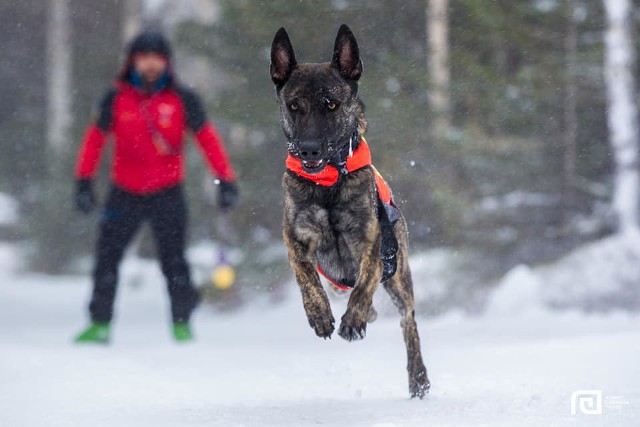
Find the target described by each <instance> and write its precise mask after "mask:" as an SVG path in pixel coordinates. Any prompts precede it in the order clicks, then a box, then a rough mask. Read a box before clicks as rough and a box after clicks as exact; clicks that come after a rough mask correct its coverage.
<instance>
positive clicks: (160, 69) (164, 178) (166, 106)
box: [75, 30, 238, 343]
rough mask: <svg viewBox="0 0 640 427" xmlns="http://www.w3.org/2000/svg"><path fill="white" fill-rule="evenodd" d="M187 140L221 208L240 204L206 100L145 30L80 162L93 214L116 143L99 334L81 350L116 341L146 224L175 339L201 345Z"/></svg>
mask: <svg viewBox="0 0 640 427" xmlns="http://www.w3.org/2000/svg"><path fill="white" fill-rule="evenodd" d="M187 131H191V132H192V133H193V135H194V136H195V140H196V141H197V143H198V145H199V147H200V148H201V151H202V153H203V155H204V157H205V159H206V161H207V163H208V165H209V167H210V169H211V171H212V172H213V173H214V174H215V175H216V176H217V177H218V178H219V194H218V204H219V205H220V208H221V209H223V210H226V209H230V208H231V207H233V206H234V205H235V204H236V202H237V199H238V191H237V186H236V184H235V181H236V175H235V172H234V169H233V167H232V165H231V163H230V161H229V158H228V156H227V154H226V152H225V148H224V146H223V143H222V140H221V138H220V135H219V134H218V132H217V131H216V129H215V127H214V126H213V125H212V124H211V122H209V121H208V120H207V117H206V114H205V111H204V109H203V107H202V105H201V102H200V100H199V98H198V96H197V95H196V94H195V93H193V92H191V91H190V90H189V89H187V88H185V87H183V86H181V85H179V84H178V82H177V80H176V77H175V74H174V72H173V69H172V64H171V48H170V45H169V43H168V41H167V40H166V39H165V37H164V36H163V35H162V34H161V33H159V32H156V31H150V30H146V31H143V32H141V33H140V34H139V35H138V36H137V37H135V38H134V39H133V41H132V42H131V43H130V45H129V46H128V50H127V57H126V61H125V63H124V66H123V67H122V69H121V72H120V74H119V76H118V78H117V80H116V82H115V84H114V85H113V87H112V88H111V89H110V90H109V91H108V92H107V93H106V95H105V96H104V97H103V99H102V101H101V103H100V107H99V111H98V114H97V116H96V118H95V120H94V122H93V123H91V124H90V125H89V126H88V129H87V131H86V133H85V136H84V140H83V141H82V144H81V146H80V150H79V153H78V159H77V164H76V169H75V177H76V179H77V190H76V196H75V206H76V209H77V210H78V211H80V212H82V213H85V214H88V213H90V212H91V211H93V210H94V209H95V207H96V199H95V196H94V192H93V185H92V184H93V180H94V177H95V174H96V170H97V168H98V165H99V162H100V157H101V154H102V152H103V150H104V148H105V145H106V144H107V141H108V140H109V139H110V136H113V139H114V144H115V147H114V150H113V158H112V159H111V189H110V192H109V195H108V198H107V201H106V205H105V208H104V210H103V212H102V216H101V220H100V231H99V238H98V244H97V252H96V256H95V267H94V271H93V293H92V296H91V301H90V304H89V314H90V318H91V325H90V326H89V327H88V328H87V329H86V330H84V331H82V332H81V333H80V334H79V335H78V336H77V337H76V339H75V340H76V342H90V343H107V342H108V341H109V338H110V332H111V321H112V318H113V306H114V301H115V296H116V287H117V283H118V268H119V264H120V261H121V260H122V257H123V253H124V251H125V249H126V247H127V245H128V244H129V243H130V241H131V239H132V237H133V236H134V234H135V232H136V231H137V230H138V228H139V227H140V225H141V223H142V222H143V221H149V222H150V224H151V229H152V231H153V234H154V237H155V241H156V244H157V251H158V257H159V260H160V264H161V268H162V273H163V275H164V276H165V278H166V281H167V287H168V292H169V296H170V299H171V316H172V321H173V328H172V333H173V337H174V338H175V339H176V340H177V341H188V340H191V339H192V338H193V335H192V332H191V328H190V325H189V320H190V316H191V314H192V312H193V310H194V309H195V308H196V306H197V304H198V302H199V295H198V293H197V291H196V289H195V288H194V286H193V284H192V283H191V277H190V273H189V266H188V264H187V262H186V260H185V254H184V250H185V226H186V219H187V207H186V203H185V196H184V192H183V189H182V181H183V178H184V175H185V172H184V155H183V149H184V140H185V135H186V133H187Z"/></svg>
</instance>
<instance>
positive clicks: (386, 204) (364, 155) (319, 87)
mask: <svg viewBox="0 0 640 427" xmlns="http://www.w3.org/2000/svg"><path fill="white" fill-rule="evenodd" d="M362 71H363V67H362V61H361V60H360V54H359V49H358V43H357V42H356V39H355V37H354V35H353V33H352V32H351V30H350V29H349V27H347V26H346V25H342V26H341V27H340V29H339V31H338V35H337V37H336V40H335V46H334V50H333V59H332V61H331V62H326V63H304V64H302V63H301V64H298V63H297V61H296V57H295V54H294V51H293V47H292V45H291V41H290V40H289V36H288V34H287V32H286V30H285V29H284V28H280V30H278V32H277V33H276V35H275V38H274V40H273V44H272V46H271V66H270V74H271V80H272V81H273V83H274V84H275V87H276V94H277V99H278V103H279V105H280V121H281V125H282V130H283V131H284V135H285V141H286V147H287V151H288V157H287V160H286V168H287V170H286V173H285V174H284V177H283V188H284V241H285V244H286V246H287V249H288V253H289V263H290V264H291V267H292V269H293V271H294V273H295V277H296V280H297V282H298V285H299V286H300V290H301V292H302V301H303V305H304V309H305V311H306V314H307V317H308V319H309V324H310V325H311V327H312V328H313V329H314V330H315V333H316V334H317V335H318V336H319V337H322V338H325V339H326V338H330V337H331V335H332V333H333V332H334V329H335V326H334V323H335V320H334V317H333V314H332V312H331V307H330V305H329V299H328V298H327V294H326V293H325V291H324V289H323V287H322V285H321V282H320V276H319V274H322V275H323V276H325V277H326V278H327V279H328V280H329V282H330V283H331V284H332V286H335V287H337V288H340V289H345V290H349V291H350V292H351V294H350V297H349V301H348V306H347V310H346V312H345V313H344V315H343V316H342V320H341V324H340V327H339V329H338V335H340V336H341V337H342V338H344V339H346V340H348V341H354V340H359V339H362V338H364V337H365V334H366V329H367V322H368V321H372V320H373V319H372V318H374V317H375V311H373V308H372V298H373V293H374V292H375V290H376V288H377V287H378V283H382V285H383V287H384V288H385V289H386V291H387V292H388V293H389V295H390V296H391V299H392V300H393V302H394V303H395V305H396V306H397V307H398V309H399V310H400V314H401V316H402V321H401V325H402V330H403V334H404V341H405V344H406V348H407V358H408V365H407V370H408V373H409V392H410V394H411V397H419V398H423V397H424V396H425V394H426V393H427V392H428V391H429V387H430V383H429V379H428V377H427V370H426V368H425V366H424V363H423V361H422V355H421V352H420V338H419V337H418V329H417V325H416V321H415V316H414V298H413V284H412V279H411V272H410V270H409V263H408V232H407V224H406V221H405V219H404V217H403V216H402V213H401V212H400V210H399V209H398V208H397V206H396V205H395V204H394V202H393V197H392V195H391V190H390V189H389V187H388V186H387V184H386V183H385V181H384V179H382V177H381V176H380V174H379V173H378V172H377V171H376V169H375V168H374V167H373V165H372V164H371V154H370V151H369V146H368V144H367V141H366V140H365V139H364V136H363V135H364V133H365V132H366V130H367V121H366V119H365V115H364V104H363V103H362V101H361V100H360V98H359V97H358V80H359V79H360V77H361V76H362Z"/></svg>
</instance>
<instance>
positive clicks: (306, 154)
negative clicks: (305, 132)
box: [299, 140, 322, 160]
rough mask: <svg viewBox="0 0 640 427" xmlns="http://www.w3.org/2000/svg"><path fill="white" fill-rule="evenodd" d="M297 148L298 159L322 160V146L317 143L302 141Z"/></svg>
mask: <svg viewBox="0 0 640 427" xmlns="http://www.w3.org/2000/svg"><path fill="white" fill-rule="evenodd" d="M299 148H300V157H302V158H303V159H304V160H320V159H321V158H322V145H321V144H320V143H319V142H318V141H314V140H310V141H302V142H301V143H300V146H299Z"/></svg>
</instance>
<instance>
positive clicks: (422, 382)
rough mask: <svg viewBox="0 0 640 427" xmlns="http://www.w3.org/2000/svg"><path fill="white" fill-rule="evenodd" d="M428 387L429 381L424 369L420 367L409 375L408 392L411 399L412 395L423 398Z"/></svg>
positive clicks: (427, 391)
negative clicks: (413, 373)
mask: <svg viewBox="0 0 640 427" xmlns="http://www.w3.org/2000/svg"><path fill="white" fill-rule="evenodd" d="M430 388H431V383H430V382H429V378H428V377H427V371H426V370H425V369H421V370H420V371H418V372H417V373H416V374H415V375H412V376H410V377H409V393H410V394H411V398H412V399H413V398H414V397H417V398H419V399H424V397H425V396H426V394H427V393H429V389H430Z"/></svg>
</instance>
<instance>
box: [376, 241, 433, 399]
mask: <svg viewBox="0 0 640 427" xmlns="http://www.w3.org/2000/svg"><path fill="white" fill-rule="evenodd" d="M399 240H400V239H399ZM383 286H384V288H385V289H386V291H387V292H388V293H389V295H390V296H391V299H392V300H393V302H394V304H395V305H396V307H398V309H399V310H400V315H401V316H402V319H401V321H400V325H401V326H402V333H403V335H404V342H405V345H406V347H407V371H408V373H409V392H410V393H411V397H419V398H420V399H422V398H423V397H424V396H425V394H426V393H428V392H429V387H430V386H431V384H430V383H429V378H428V377H427V369H426V368H425V366H424V362H423V361H422V353H421V351H420V337H419V336H418V326H417V324H416V320H415V312H414V308H413V306H414V299H413V282H412V279H411V271H410V270H409V263H408V261H407V245H406V239H403V241H402V242H400V250H399V252H398V271H397V272H396V274H395V275H394V276H393V277H391V278H390V279H389V280H387V281H386V282H384V283H383Z"/></svg>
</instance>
